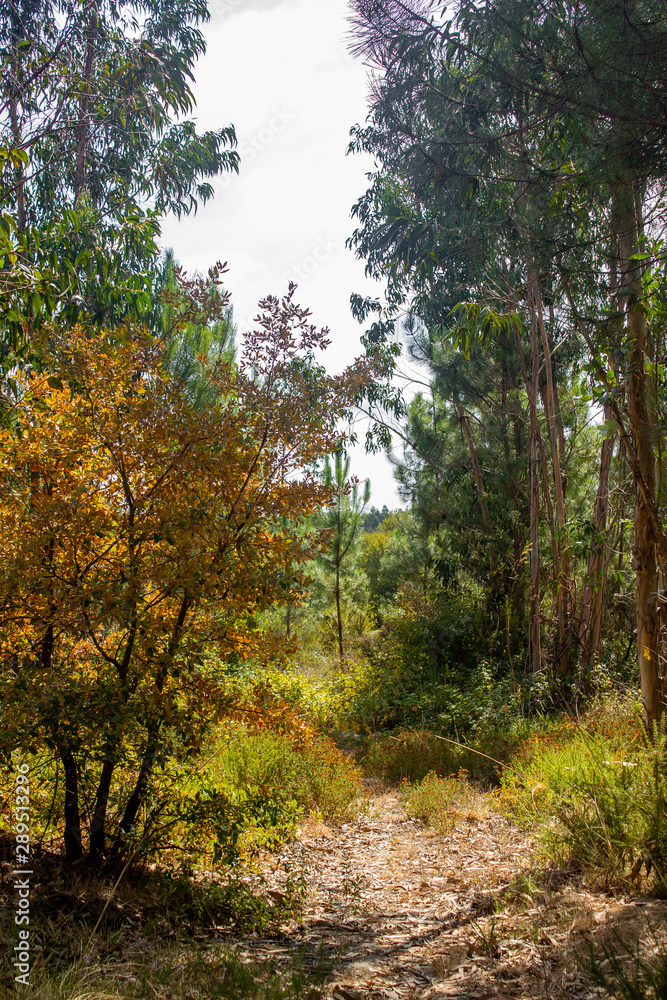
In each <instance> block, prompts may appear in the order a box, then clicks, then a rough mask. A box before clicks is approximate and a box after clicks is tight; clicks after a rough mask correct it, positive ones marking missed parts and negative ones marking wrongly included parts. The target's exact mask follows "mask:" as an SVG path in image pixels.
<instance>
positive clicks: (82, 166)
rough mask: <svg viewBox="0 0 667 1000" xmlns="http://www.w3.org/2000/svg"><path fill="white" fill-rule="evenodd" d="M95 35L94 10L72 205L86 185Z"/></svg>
mask: <svg viewBox="0 0 667 1000" xmlns="http://www.w3.org/2000/svg"><path fill="white" fill-rule="evenodd" d="M96 33H97V11H96V10H94V11H93V14H92V16H91V19H90V23H89V25H88V31H87V32H86V64H85V67H84V71H83V85H82V87H81V99H80V104H79V122H78V124H77V128H76V175H75V179H74V204H75V205H76V203H77V202H78V200H79V198H80V197H81V195H82V193H83V189H84V186H85V183H86V149H87V146H88V137H89V133H90V129H89V125H88V105H89V102H90V81H91V78H92V73H93V59H94V57H95V35H96Z"/></svg>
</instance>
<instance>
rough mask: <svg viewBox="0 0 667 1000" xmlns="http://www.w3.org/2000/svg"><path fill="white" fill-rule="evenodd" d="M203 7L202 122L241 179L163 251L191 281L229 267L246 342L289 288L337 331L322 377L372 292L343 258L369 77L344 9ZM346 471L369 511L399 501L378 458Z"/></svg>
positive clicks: (351, 338)
mask: <svg viewBox="0 0 667 1000" xmlns="http://www.w3.org/2000/svg"><path fill="white" fill-rule="evenodd" d="M210 9H211V21H210V23H209V24H208V25H206V26H205V29H204V30H205V34H206V38H207V42H208V51H207V53H206V56H205V57H204V58H203V59H202V60H200V62H199V63H198V65H197V69H196V77H197V82H196V87H195V95H196V98H197V112H196V118H197V124H198V127H199V129H200V130H204V129H217V128H220V127H221V126H223V125H227V124H229V123H233V124H234V125H235V127H236V132H237V136H238V140H239V152H240V154H241V166H240V174H239V175H238V176H236V175H229V176H225V177H223V178H222V179H219V180H217V181H216V182H214V184H215V188H216V194H215V198H214V199H213V200H212V201H210V202H209V203H208V204H207V205H206V206H205V207H204V208H203V209H200V211H199V212H198V214H197V215H196V216H193V217H191V218H187V219H183V220H182V221H180V222H178V221H177V220H175V219H168V220H167V221H166V222H165V223H164V225H163V243H164V245H165V246H168V247H173V249H174V252H175V254H176V257H177V259H178V260H179V261H180V263H181V264H182V265H183V266H184V267H185V268H186V269H187V270H188V271H192V270H199V271H202V272H205V271H206V270H207V269H208V267H209V266H210V265H211V264H212V263H214V262H215V261H216V260H222V261H227V262H228V265H229V273H228V275H227V280H226V283H227V287H228V288H229V290H230V291H231V293H232V303H233V305H234V313H235V319H236V321H237V323H238V327H239V331H240V332H243V330H244V329H247V328H248V327H250V326H251V323H252V318H253V317H254V316H255V315H256V313H257V302H258V300H259V299H260V298H262V297H263V296H264V295H266V294H269V293H271V294H276V295H281V294H283V293H284V292H285V291H286V290H287V283H288V281H289V280H290V279H292V280H294V281H296V282H297V283H298V285H299V289H298V292H297V301H299V302H300V303H301V304H302V305H304V306H307V307H308V308H309V309H311V311H312V313H313V321H314V322H315V323H316V324H317V325H318V326H328V327H329V328H330V330H331V340H332V345H331V347H330V348H329V350H328V352H327V358H326V365H327V368H328V369H329V370H330V371H332V370H334V369H340V368H342V367H343V366H344V365H345V364H348V363H349V362H350V361H352V360H353V358H354V357H355V356H356V354H358V353H359V352H360V350H361V348H360V344H359V337H360V335H361V333H362V332H363V331H362V328H361V327H360V326H359V325H358V324H357V323H356V322H355V321H354V320H353V318H352V316H351V314H350V307H349V301H350V294H351V293H352V292H361V293H367V292H371V293H373V294H375V295H377V294H378V288H377V286H374V285H373V284H372V283H371V282H369V280H368V279H367V278H366V277H365V275H364V265H363V262H361V261H357V260H355V258H354V255H353V254H352V252H351V251H349V250H347V249H346V248H345V240H346V239H347V238H348V237H349V236H350V234H351V232H352V230H353V228H354V223H353V220H352V219H351V218H350V210H351V208H352V205H353V204H354V202H355V201H356V200H357V198H358V197H359V196H360V195H361V194H363V192H364V191H365V189H366V187H367V181H366V173H367V172H368V171H369V170H371V169H372V166H373V164H372V161H370V160H369V159H366V158H362V157H359V156H346V155H345V154H346V150H347V146H348V142H349V130H350V127H351V126H352V125H354V124H355V123H357V122H363V121H364V119H365V117H366V113H367V107H366V97H367V92H368V82H367V73H366V70H365V68H364V67H363V66H362V65H361V64H360V63H358V62H356V61H355V60H353V59H352V58H351V56H350V55H349V53H348V52H347V48H346V43H345V35H346V33H347V30H348V26H347V22H346V16H347V0H211V3H210ZM353 466H354V471H355V472H356V474H357V475H359V476H360V477H364V476H370V477H371V485H372V498H371V503H372V504H374V505H376V506H379V507H381V506H382V505H383V504H384V503H386V504H387V505H388V506H389V507H395V506H397V505H398V499H397V495H396V491H395V486H394V483H393V477H392V470H391V466H390V465H389V463H388V462H387V460H386V459H385V458H384V456H377V457H375V456H365V455H364V454H363V453H358V454H356V455H355V456H354V458H353Z"/></svg>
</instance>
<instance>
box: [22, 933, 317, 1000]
mask: <svg viewBox="0 0 667 1000" xmlns="http://www.w3.org/2000/svg"><path fill="white" fill-rule="evenodd" d="M326 970H327V966H326V963H319V966H318V967H316V968H314V969H312V970H307V971H306V970H304V968H303V964H302V963H301V962H300V961H299V959H298V957H297V958H296V960H291V961H290V962H289V963H287V965H286V966H285V967H284V968H278V967H277V966H276V965H275V964H272V963H269V962H253V961H248V960H247V959H245V958H244V957H243V956H241V955H239V954H238V953H236V952H234V951H232V950H230V949H226V948H223V947H221V946H216V945H215V944H214V945H213V946H212V947H206V948H204V947H202V946H199V947H186V946H182V945H181V946H173V947H171V948H168V949H167V948H164V949H162V950H159V949H155V950H152V949H148V950H147V952H146V953H145V954H144V955H142V956H139V955H137V954H132V955H130V956H128V957H126V958H125V959H124V960H116V961H111V960H107V961H104V962H103V961H100V959H99V958H98V957H97V956H93V955H91V954H88V955H87V956H83V958H82V959H81V960H79V961H77V962H75V963H74V964H73V965H72V966H70V968H68V969H65V970H54V969H51V968H49V967H48V966H44V965H41V964H39V963H38V964H36V965H35V967H34V969H33V970H32V973H31V976H30V980H31V983H30V987H28V988H25V987H21V989H20V992H17V993H16V994H14V995H16V996H23V997H25V998H26V1000H27V998H30V1000H33V998H34V1000H186V998H187V1000H316V998H318V997H320V996H321V984H322V981H323V979H324V976H325V975H326Z"/></svg>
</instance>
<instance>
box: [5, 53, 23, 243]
mask: <svg viewBox="0 0 667 1000" xmlns="http://www.w3.org/2000/svg"><path fill="white" fill-rule="evenodd" d="M15 72H16V70H15ZM9 120H10V124H11V129H12V138H13V140H14V146H15V148H16V149H21V146H22V140H21V130H20V127H19V119H18V101H17V97H16V91H12V95H11V97H10V98H9ZM16 210H17V222H18V229H19V232H21V233H24V232H25V228H26V213H25V171H24V169H23V164H22V163H19V164H18V166H17V167H16Z"/></svg>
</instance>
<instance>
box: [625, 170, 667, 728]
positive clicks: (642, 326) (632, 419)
mask: <svg viewBox="0 0 667 1000" xmlns="http://www.w3.org/2000/svg"><path fill="white" fill-rule="evenodd" d="M614 208H615V212H616V220H615V221H616V227H615V229H616V232H617V233H618V234H619V256H620V266H619V273H620V295H621V297H622V301H623V303H624V307H625V316H626V323H627V332H628V333H629V340H630V343H629V348H630V350H629V357H628V362H629V364H628V365H627V372H628V374H627V377H626V398H627V407H628V417H629V423H630V434H631V438H632V446H633V449H634V453H635V458H636V464H635V467H634V468H633V472H634V474H635V537H634V546H633V566H634V569H635V573H636V583H637V593H636V602H637V605H636V612H637V655H638V659H639V673H640V678H641V689H642V701H643V704H644V720H645V723H646V726H647V729H648V730H649V731H651V730H652V729H653V727H654V725H655V723H656V722H657V721H658V720H659V719H660V717H661V715H662V713H663V711H664V682H663V676H662V664H661V650H660V615H659V610H658V567H657V560H656V545H655V537H654V534H653V524H652V518H651V512H650V509H649V503H650V502H651V501H653V502H655V463H654V445H655V441H656V437H657V434H656V429H655V426H654V417H653V412H652V405H651V400H650V393H649V387H648V380H647V375H646V361H647V360H648V361H649V362H651V361H653V356H652V355H653V351H652V345H651V340H650V336H649V334H648V331H647V328H646V315H645V311H644V305H643V302H642V274H641V263H640V261H638V260H633V259H632V258H633V257H634V256H635V255H636V254H637V253H638V251H639V236H640V227H641V219H640V218H639V216H638V206H637V201H636V198H635V192H634V191H633V189H632V187H631V186H630V185H629V184H625V185H622V186H621V187H620V188H619V189H618V190H617V191H616V193H615V205H614ZM640 477H641V479H642V480H643V484H642V485H643V488H642V489H640V488H639V480H640ZM645 493H646V496H645V495H644V494H645ZM647 501H648V502H647Z"/></svg>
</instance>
